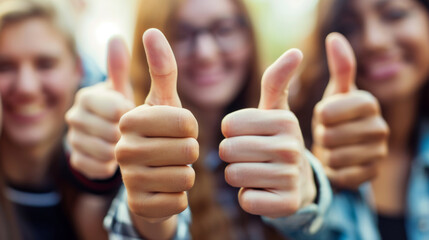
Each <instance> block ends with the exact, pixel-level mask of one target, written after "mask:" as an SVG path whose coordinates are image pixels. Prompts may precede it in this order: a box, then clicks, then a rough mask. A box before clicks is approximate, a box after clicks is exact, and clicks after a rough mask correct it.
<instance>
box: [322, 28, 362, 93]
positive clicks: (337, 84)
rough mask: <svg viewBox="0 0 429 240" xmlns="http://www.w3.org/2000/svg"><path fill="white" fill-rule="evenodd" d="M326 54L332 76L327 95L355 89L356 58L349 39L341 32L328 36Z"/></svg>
mask: <svg viewBox="0 0 429 240" xmlns="http://www.w3.org/2000/svg"><path fill="white" fill-rule="evenodd" d="M326 54H327V57H328V65H329V73H330V75H331V78H330V80H329V84H328V87H327V90H326V91H325V96H330V95H333V94H337V93H347V92H349V91H350V90H353V89H355V88H356V87H355V75H356V58H355V55H354V53H353V49H352V47H351V46H350V43H349V42H348V41H347V39H346V38H345V37H344V36H343V35H341V34H339V33H331V34H329V35H328V36H327V37H326Z"/></svg>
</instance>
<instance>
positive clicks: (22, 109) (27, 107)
mask: <svg viewBox="0 0 429 240" xmlns="http://www.w3.org/2000/svg"><path fill="white" fill-rule="evenodd" d="M6 109H7V110H6ZM46 109H47V106H46V105H45V104H38V103H32V104H23V105H15V106H9V107H7V108H6V107H5V115H8V116H9V117H11V118H12V120H13V121H16V122H19V123H34V122H37V121H39V120H41V119H42V118H43V116H44V115H45V113H46Z"/></svg>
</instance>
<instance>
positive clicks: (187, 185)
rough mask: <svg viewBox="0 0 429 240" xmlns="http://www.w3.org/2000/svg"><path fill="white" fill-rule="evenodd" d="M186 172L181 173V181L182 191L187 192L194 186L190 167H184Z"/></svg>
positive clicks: (193, 174) (192, 170) (193, 175)
mask: <svg viewBox="0 0 429 240" xmlns="http://www.w3.org/2000/svg"><path fill="white" fill-rule="evenodd" d="M185 169H186V170H184V171H183V177H182V178H183V179H182V184H181V185H182V189H184V190H183V191H187V190H189V189H191V188H192V187H193V186H194V182H195V171H194V169H193V168H191V167H186V168H185Z"/></svg>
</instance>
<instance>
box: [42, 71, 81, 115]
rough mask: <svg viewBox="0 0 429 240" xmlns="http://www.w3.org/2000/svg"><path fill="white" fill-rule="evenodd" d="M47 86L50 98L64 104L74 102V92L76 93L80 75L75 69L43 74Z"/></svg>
mask: <svg viewBox="0 0 429 240" xmlns="http://www.w3.org/2000/svg"><path fill="white" fill-rule="evenodd" d="M43 79H44V80H45V87H46V89H47V91H48V92H49V95H50V98H53V99H55V101H56V102H57V103H61V105H62V106H67V107H68V106H69V105H71V104H72V100H73V97H74V94H75V93H76V91H77V89H78V86H79V83H80V77H79V75H78V74H77V73H75V72H73V71H67V72H66V73H64V72H49V73H46V74H45V76H43Z"/></svg>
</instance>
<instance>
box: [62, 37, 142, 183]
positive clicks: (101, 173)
mask: <svg viewBox="0 0 429 240" xmlns="http://www.w3.org/2000/svg"><path fill="white" fill-rule="evenodd" d="M129 65H130V57H129V54H128V51H127V48H126V46H125V43H124V42H123V41H122V40H121V39H112V40H111V41H110V43H109V54H108V69H109V79H108V81H107V82H105V83H99V84H97V85H94V86H91V87H87V88H84V89H81V90H79V91H78V93H77V95H76V100H75V103H74V105H73V107H72V108H71V109H70V110H69V111H68V112H67V114H66V121H67V123H68V124H69V131H68V134H67V140H68V143H69V144H70V146H71V148H72V151H71V155H70V164H71V166H72V167H73V168H75V169H76V170H78V171H79V172H81V173H82V174H83V175H85V176H86V177H88V178H90V179H107V178H109V177H111V176H113V174H114V173H115V172H116V169H117V168H118V164H117V162H116V160H115V154H114V150H115V146H116V143H117V142H118V140H119V137H120V133H119V126H118V124H119V119H120V118H121V117H122V115H123V114H124V113H126V112H127V111H129V110H130V109H132V108H133V107H134V104H133V101H132V100H133V96H132V91H131V84H130V82H129V75H128V74H129Z"/></svg>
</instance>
